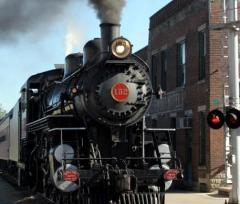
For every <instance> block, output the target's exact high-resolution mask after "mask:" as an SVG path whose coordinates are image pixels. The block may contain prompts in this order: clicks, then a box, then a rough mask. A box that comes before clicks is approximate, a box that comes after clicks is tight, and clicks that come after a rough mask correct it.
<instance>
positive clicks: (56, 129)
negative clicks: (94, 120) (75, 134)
mask: <svg viewBox="0 0 240 204" xmlns="http://www.w3.org/2000/svg"><path fill="white" fill-rule="evenodd" d="M86 129H87V128H85V127H79V128H53V129H49V130H48V132H53V131H58V130H59V131H62V130H69V131H71V130H86Z"/></svg>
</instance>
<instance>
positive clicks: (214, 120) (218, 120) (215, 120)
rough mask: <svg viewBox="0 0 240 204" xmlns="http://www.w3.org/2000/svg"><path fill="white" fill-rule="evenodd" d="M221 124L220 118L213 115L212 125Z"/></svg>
mask: <svg viewBox="0 0 240 204" xmlns="http://www.w3.org/2000/svg"><path fill="white" fill-rule="evenodd" d="M219 122H221V121H220V119H219V117H218V116H216V115H213V117H212V123H213V124H218V123H219Z"/></svg>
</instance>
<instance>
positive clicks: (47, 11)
mask: <svg viewBox="0 0 240 204" xmlns="http://www.w3.org/2000/svg"><path fill="white" fill-rule="evenodd" d="M71 1H72V0H0V42H3V43H4V42H5V43H8V42H12V41H16V40H18V37H19V34H26V33H33V32H37V31H36V30H38V29H39V28H44V27H45V28H49V27H51V23H53V22H54V21H55V20H56V19H57V17H59V16H61V15H62V13H63V11H64V8H65V7H66V4H67V3H69V2H71ZM40 30H43V29H40ZM38 31H39V30H38Z"/></svg>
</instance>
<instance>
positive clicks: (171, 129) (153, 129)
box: [144, 128, 176, 132]
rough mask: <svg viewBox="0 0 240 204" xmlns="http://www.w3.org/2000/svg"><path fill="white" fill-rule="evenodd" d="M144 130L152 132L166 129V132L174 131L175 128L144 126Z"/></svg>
mask: <svg viewBox="0 0 240 204" xmlns="http://www.w3.org/2000/svg"><path fill="white" fill-rule="evenodd" d="M144 131H146V132H154V131H158V132H160V131H168V132H175V131H176V129H175V128H145V129H144Z"/></svg>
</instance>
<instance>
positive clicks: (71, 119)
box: [0, 23, 181, 204]
mask: <svg viewBox="0 0 240 204" xmlns="http://www.w3.org/2000/svg"><path fill="white" fill-rule="evenodd" d="M100 27H101V38H95V39H94V40H91V41H89V42H88V43H86V45H85V46H84V50H83V54H81V53H75V54H71V55H69V56H67V57H66V59H65V67H64V70H63V69H54V70H50V71H46V72H43V73H39V74H36V75H33V76H31V77H30V78H29V79H28V80H27V82H26V83H25V84H24V86H23V87H22V88H21V97H20V99H19V101H18V102H17V104H16V106H15V107H14V108H13V109H12V110H11V111H10V112H9V113H8V114H7V115H6V116H5V117H4V118H3V119H2V120H1V121H0V168H1V170H2V171H4V170H5V171H6V170H7V172H8V174H11V175H12V176H13V177H14V178H15V179H16V180H17V183H18V185H19V186H22V185H28V186H30V187H31V189H32V190H34V191H37V192H41V193H42V194H43V195H44V196H46V197H47V198H49V199H51V200H53V201H55V202H56V203H67V204H68V203H69V204H70V203H81V204H90V203H96V204H99V203H119V204H127V203H136V204H145V203H150V204H153V203H164V191H165V184H168V183H169V182H171V180H173V179H176V178H177V177H178V176H179V175H181V169H180V165H179V163H178V162H177V160H176V158H175V157H174V152H173V151H172V147H171V143H169V140H168V139H167V140H165V141H167V143H164V144H163V143H162V142H161V140H158V138H157V136H156V134H155V133H156V132H157V131H159V129H154V128H151V129H148V128H146V127H145V122H144V114H145V113H146V111H147V109H148V107H149V104H150V102H151V97H152V94H153V91H152V87H151V82H150V77H149V68H148V66H147V64H146V63H145V62H144V61H143V60H142V59H140V58H139V57H137V56H136V55H134V54H132V49H131V48H132V45H131V43H130V42H129V41H128V40H127V39H125V38H123V37H120V26H119V25H117V24H110V23H103V24H101V25H100ZM163 150H164V151H163Z"/></svg>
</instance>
